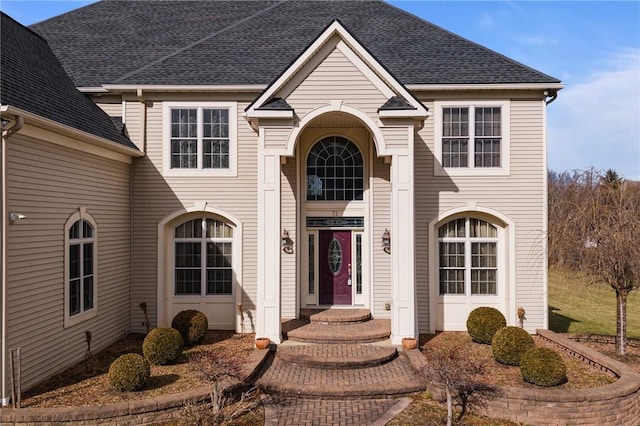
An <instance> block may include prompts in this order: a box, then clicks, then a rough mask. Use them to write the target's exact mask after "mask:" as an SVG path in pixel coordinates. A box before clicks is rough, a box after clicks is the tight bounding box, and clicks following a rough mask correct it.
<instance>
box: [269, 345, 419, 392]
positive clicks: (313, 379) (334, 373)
mask: <svg viewBox="0 0 640 426" xmlns="http://www.w3.org/2000/svg"><path fill="white" fill-rule="evenodd" d="M256 385H257V386H258V388H260V389H261V390H262V391H263V392H265V393H267V394H279V395H283V396H289V397H299V398H313V397H315V398H323V399H331V398H333V399H341V398H343V399H358V398H366V399H369V398H396V397H398V396H405V395H411V394H415V393H417V392H421V391H424V389H425V387H426V385H425V382H424V380H423V379H422V378H421V377H420V376H419V375H418V374H417V373H416V371H415V370H414V369H413V368H412V367H411V364H410V362H409V360H408V358H407V357H406V355H404V354H400V355H399V356H398V357H396V358H395V359H394V360H392V361H390V362H387V363H385V364H382V365H377V366H373V367H367V368H357V369H350V370H335V369H327V368H314V367H307V366H304V365H299V364H294V363H289V362H287V361H285V360H282V359H280V358H279V357H274V358H273V362H272V364H271V366H269V368H268V369H267V370H266V371H265V372H264V374H263V375H262V377H260V379H258V381H257V382H256Z"/></svg>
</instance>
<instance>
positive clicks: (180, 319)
mask: <svg viewBox="0 0 640 426" xmlns="http://www.w3.org/2000/svg"><path fill="white" fill-rule="evenodd" d="M171 327H173V328H175V329H176V330H178V331H179V332H180V334H181V335H182V340H184V344H185V345H186V346H193V345H195V344H196V343H198V342H199V341H200V340H201V339H202V338H203V337H204V336H205V334H207V329H208V328H209V322H208V321H207V316H206V315H205V314H203V313H202V312H200V311H196V310H193V309H189V310H187V311H181V312H178V315H176V316H175V317H174V318H173V321H171Z"/></svg>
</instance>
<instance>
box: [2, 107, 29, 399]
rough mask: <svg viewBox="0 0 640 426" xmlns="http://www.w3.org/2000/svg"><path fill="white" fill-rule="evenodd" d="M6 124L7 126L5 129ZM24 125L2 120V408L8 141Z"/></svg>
mask: <svg viewBox="0 0 640 426" xmlns="http://www.w3.org/2000/svg"><path fill="white" fill-rule="evenodd" d="M5 123H6V125H7V126H9V127H7V128H6V129H5ZM23 125H24V118H22V117H21V116H17V117H15V120H14V121H10V120H6V121H5V119H4V118H3V119H2V142H1V143H2V147H1V148H0V150H1V152H2V163H1V164H2V165H1V167H2V172H1V175H2V220H0V222H1V224H0V228H1V229H2V232H1V239H2V241H1V243H0V251H1V252H2V256H1V257H2V260H1V264H2V274H1V277H0V279H1V280H2V296H1V300H0V304H1V305H0V314H1V316H2V321H1V323H2V344H1V346H2V356H1V358H2V367H0V368H1V372H2V374H0V377H2V385H1V388H0V406H3V405H8V403H9V401H8V397H5V395H7V389H6V383H7V380H6V377H7V359H6V358H7V349H8V348H7V337H8V336H7V276H8V273H7V240H8V238H7V228H8V226H7V225H8V220H9V209H8V207H7V139H9V138H10V137H11V135H13V134H14V133H16V132H17V131H19V130H20V129H21V128H22V126H23Z"/></svg>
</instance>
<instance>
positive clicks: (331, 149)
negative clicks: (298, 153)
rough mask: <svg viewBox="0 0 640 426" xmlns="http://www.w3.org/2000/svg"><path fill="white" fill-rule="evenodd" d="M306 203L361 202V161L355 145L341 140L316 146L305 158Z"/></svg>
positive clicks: (332, 138) (327, 139)
mask: <svg viewBox="0 0 640 426" xmlns="http://www.w3.org/2000/svg"><path fill="white" fill-rule="evenodd" d="M306 175H307V201H362V200H364V161H363V156H362V153H361V152H360V149H359V148H358V147H357V145H356V144H354V143H353V142H351V141H350V140H349V139H347V138H345V137H342V136H327V137H325V138H322V139H321V140H319V141H318V142H316V143H315V144H314V145H313V147H312V148H311V150H310V151H309V154H308V156H307V167H306Z"/></svg>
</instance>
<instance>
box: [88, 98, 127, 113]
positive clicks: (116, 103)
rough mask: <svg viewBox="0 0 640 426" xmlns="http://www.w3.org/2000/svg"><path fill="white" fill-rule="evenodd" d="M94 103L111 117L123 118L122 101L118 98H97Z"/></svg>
mask: <svg viewBox="0 0 640 426" xmlns="http://www.w3.org/2000/svg"><path fill="white" fill-rule="evenodd" d="M94 102H95V103H96V104H97V105H98V106H99V107H100V108H102V110H103V111H104V112H106V113H107V115H109V116H110V117H122V100H121V99H120V97H117V96H110V97H108V98H107V97H104V96H100V97H96V98H94Z"/></svg>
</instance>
